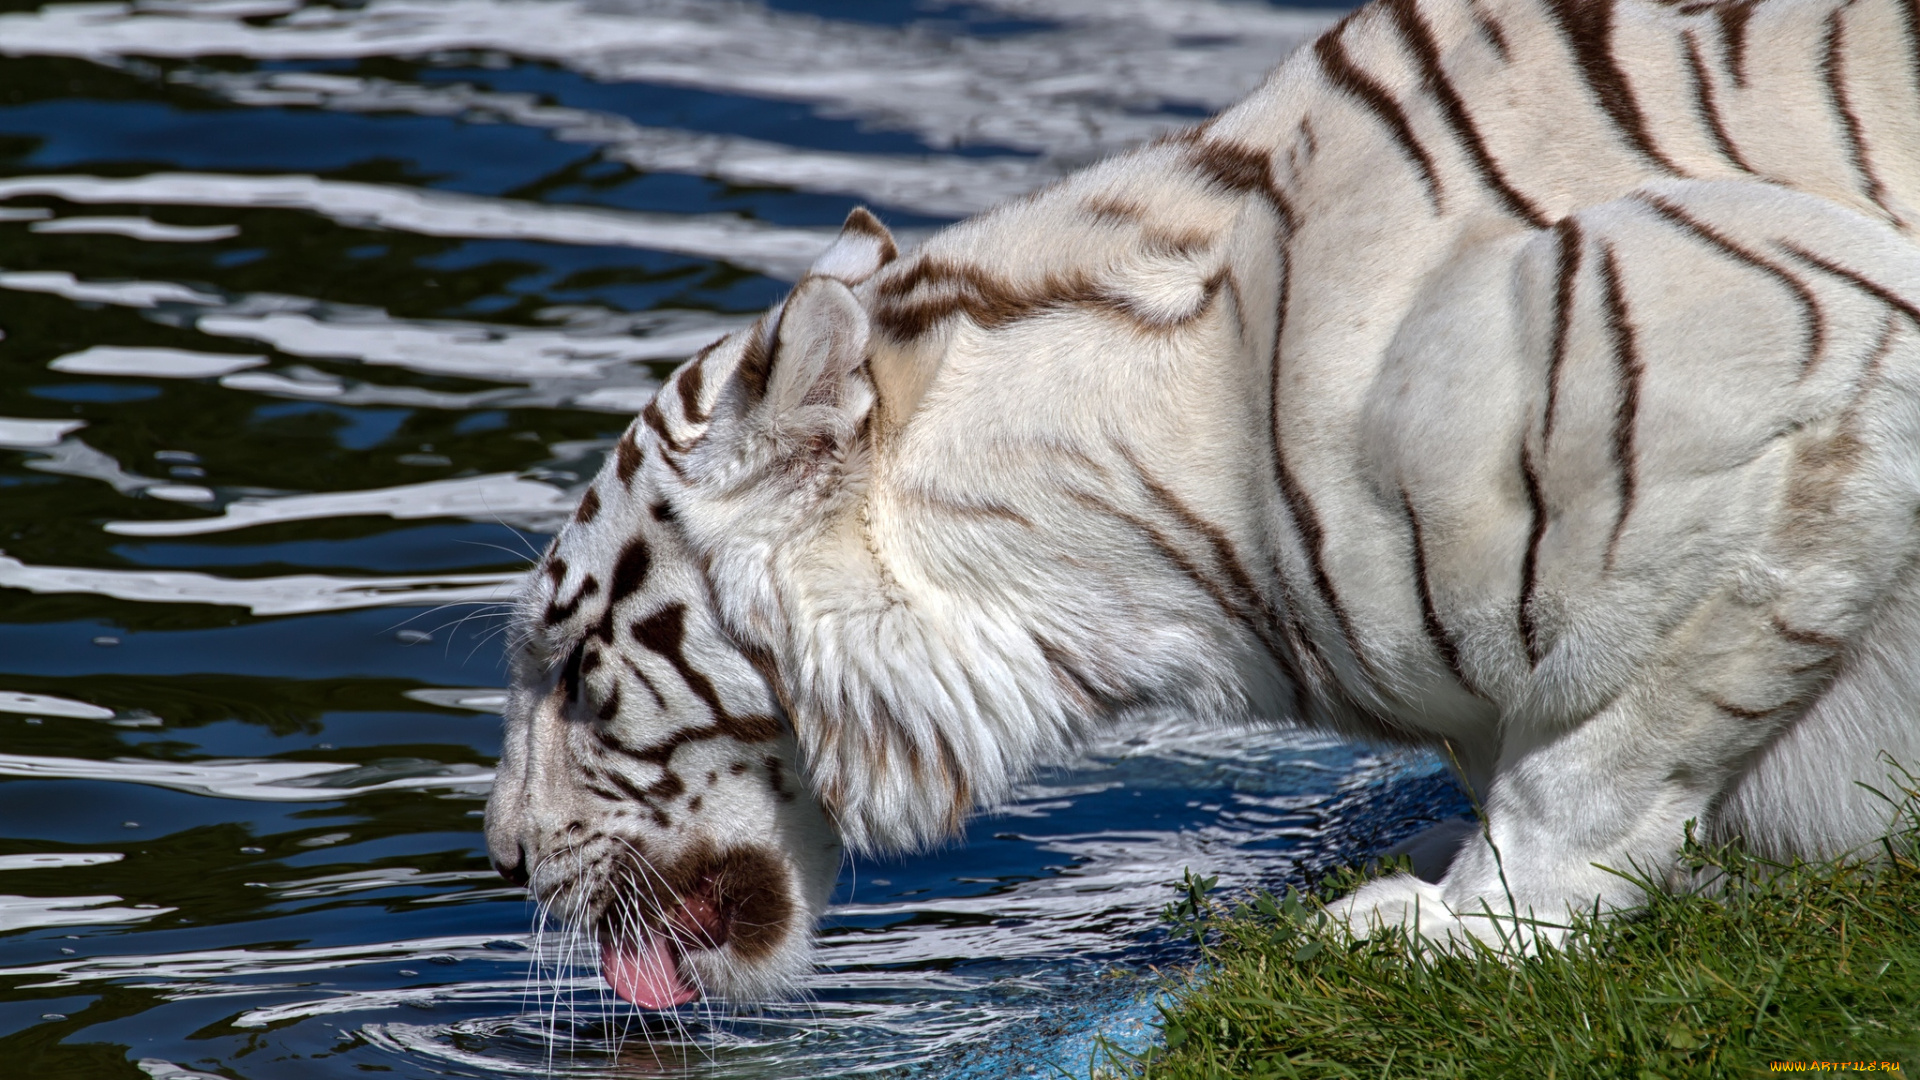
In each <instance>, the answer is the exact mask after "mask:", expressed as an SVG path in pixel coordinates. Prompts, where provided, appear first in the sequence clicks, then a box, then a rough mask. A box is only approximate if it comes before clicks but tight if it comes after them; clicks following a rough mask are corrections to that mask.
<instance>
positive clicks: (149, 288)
mask: <svg viewBox="0 0 1920 1080" xmlns="http://www.w3.org/2000/svg"><path fill="white" fill-rule="evenodd" d="M0 289H13V290H16V291H18V292H37V293H52V294H53V295H55V296H61V297H65V298H66V299H68V300H79V301H83V302H86V303H92V304H114V305H117V306H120V307H139V308H150V307H153V306H155V305H156V304H218V303H219V302H220V298H219V297H217V296H214V295H212V294H209V293H204V292H201V291H200V290H198V289H191V288H188V287H187V286H185V285H180V284H176V283H174V282H171V281H81V280H79V279H78V278H76V277H74V276H73V275H72V274H69V273H67V272H66V271H65V270H8V271H4V272H0Z"/></svg>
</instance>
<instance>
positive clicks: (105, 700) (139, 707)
mask: <svg viewBox="0 0 1920 1080" xmlns="http://www.w3.org/2000/svg"><path fill="white" fill-rule="evenodd" d="M1326 18H1327V16H1326V14H1325V13H1324V12H1320V13H1315V12H1300V11H1290V10H1284V9H1279V8H1269V7H1260V6H1246V5H1233V4H1222V3H1212V2H1206V0H1166V2H1162V3H1156V4H1153V5H1137V6H1132V7H1129V8H1127V9H1126V10H1124V11H1119V10H1118V9H1117V6H1115V5H1107V4H1103V3H1099V2H1097V0H984V2H981V3H978V4H975V5H970V6H963V5H950V6H938V5H931V6H930V5H918V6H916V5H914V4H911V3H895V2H888V0H838V2H834V0H778V2H776V3H773V4H771V5H760V4H754V3H734V2H729V0H697V2H696V0H600V2H594V3H586V2H572V0H405V2H402V0H373V2H370V3H366V4H357V3H356V4H343V5H338V6H330V5H327V4H323V3H304V4H303V3H301V2H300V0H138V2H137V3H105V4H90V5H80V4H45V5H40V4H35V3H32V2H21V0H6V2H0V57H3V58H0V330H4V332H5V338H4V339H3V340H0V1075H6V1076H16V1075H18V1076H35V1077H38V1076H46V1077H73V1078H93V1077H102V1078H104V1077H148V1078H153V1080H185V1078H192V1077H203V1076H219V1077H228V1078H265V1077H274V1078H278V1077H300V1076H341V1075H347V1074H350V1073H352V1074H357V1073H359V1072H361V1071H372V1072H383V1073H385V1072H390V1073H394V1074H398V1075H404V1076H499V1075H506V1074H529V1073H530V1074H536V1075H537V1074H545V1073H553V1074H563V1073H571V1072H574V1071H586V1072H594V1073H596V1074H600V1073H604V1072H606V1071H607V1069H608V1067H609V1065H610V1064H611V1065H613V1066H615V1068H614V1071H615V1072H617V1073H620V1074H623V1075H642V1076H644V1075H680V1074H695V1075H723V1076H740V1077H760V1076H766V1077H813V1076H826V1075H839V1074H844V1073H848V1072H856V1071H863V1070H872V1071H887V1070H896V1071H900V1072H904V1073H911V1074H915V1075H942V1076H981V1077H999V1076H1007V1075H1017V1074H1023V1073H1025V1072H1028V1071H1033V1070H1044V1069H1048V1068H1052V1067H1056V1066H1057V1067H1059V1068H1064V1069H1066V1070H1067V1071H1068V1072H1070V1073H1071V1072H1074V1071H1076V1070H1083V1069H1084V1067H1085V1064H1086V1055H1087V1048H1088V1045H1089V1043H1088V1040H1089V1038H1090V1037H1091V1035H1092V1034H1093V1033H1094V1032H1095V1031H1100V1030H1104V1031H1107V1032H1110V1033H1113V1034H1116V1035H1119V1036H1122V1037H1128V1036H1132V1037H1138V1035H1139V1033H1140V1030H1141V1029H1140V1021H1141V1018H1142V1017H1144V1016H1146V1015H1149V1013H1148V1010H1147V1008H1146V1007H1145V1006H1144V1005H1143V1004H1141V1003H1140V1001H1139V997H1140V995H1141V994H1142V993H1144V992H1145V991H1146V990H1147V989H1148V988H1149V987H1150V985H1151V984H1150V982H1149V981H1148V980H1147V978H1146V976H1145V975H1144V972H1145V971H1146V969H1147V966H1148V965H1149V964H1152V963H1156V962H1164V961H1168V960H1179V959H1181V958H1182V957H1183V956H1184V954H1183V953H1182V952H1181V951H1180V949H1179V947H1178V946H1177V945H1174V944H1170V943H1168V942H1167V941H1166V940H1165V938H1164V935H1163V934H1161V933H1160V932H1159V931H1158V930H1157V929H1156V928H1155V926H1154V913H1155V912H1156V911H1157V910H1158V908H1159V907H1160V905H1161V904H1162V903H1164V902H1165V900H1166V899H1167V898H1168V896H1169V895H1170V894H1169V892H1168V890H1167V886H1168V884H1169V883H1170V882H1172V881H1174V880H1175V879H1177V878H1178V877H1179V875H1180V872H1181V870H1182V869H1184V868H1187V867H1192V868H1193V869H1195V870H1196V871H1200V872H1206V873H1219V874H1221V875H1222V878H1223V881H1225V882H1228V883H1230V884H1234V885H1246V884H1253V883H1265V884H1269V885H1271V884H1275V883H1279V882H1282V881H1285V880H1289V879H1290V878H1291V877H1292V876H1295V875H1297V874H1298V873H1299V872H1300V866H1302V865H1304V866H1305V867H1307V868H1309V869H1310V868H1312V867H1314V866H1318V865H1323V864H1326V863H1328V862H1331V861H1335V860H1339V859H1342V858H1345V857H1348V856H1350V855H1351V854H1353V853H1354V852H1356V851H1359V850H1362V849H1364V848H1366V847H1368V846H1369V845H1372V844H1376V843H1378V842H1380V841H1382V840H1385V839H1390V838H1392V837H1394V836H1397V835H1399V834H1401V833H1403V832H1405V831H1406V830H1408V829H1409V828H1411V827H1412V826H1413V825H1414V824H1415V823H1417V822H1418V821H1420V820H1422V819H1424V818H1428V817H1432V816H1434V815H1436V814H1439V813H1444V812H1450V811H1451V810H1452V809H1453V808H1454V807H1455V804H1456V802H1457V796H1456V795H1455V794H1454V793H1453V792H1452V791H1451V789H1450V788H1449V787H1448V786H1447V785H1446V784H1445V783H1444V782H1442V781H1441V780H1439V779H1438V778H1437V776H1436V775H1435V771H1434V769H1433V766H1432V763H1430V762H1422V761H1412V760H1409V761H1398V760H1382V759H1379V758H1376V757H1374V756H1371V755H1369V754H1368V753H1366V752H1364V751H1361V750H1358V749H1355V748H1352V747H1347V746H1343V745H1339V744H1336V743H1332V742H1329V741H1325V740H1316V739H1309V738H1304V737H1301V736H1298V735H1290V734H1278V733H1270V732H1269V733H1236V734H1221V733H1217V732H1212V733H1196V732H1193V731H1190V730H1183V729H1182V728H1181V727H1180V726H1179V725H1169V726H1167V727H1165V728H1161V729H1142V730H1138V731H1129V732H1122V733H1116V734H1115V736H1114V737H1113V739H1111V740H1110V741H1109V742H1108V743H1107V744H1104V745H1102V746H1100V747H1096V748H1094V749H1093V750H1091V751H1090V752H1089V754H1088V756H1087V757H1086V758H1085V759H1084V760H1082V761H1080V762H1077V763H1074V764H1072V765H1071V766H1069V767H1066V768H1063V769H1060V770H1057V771H1055V772H1053V773H1050V774H1049V775H1047V776H1045V777H1043V778H1041V779H1040V780H1039V781H1037V782H1035V783H1034V784H1031V785H1029V786H1028V788H1027V789H1025V790H1024V791H1023V793H1022V798H1021V799H1020V800H1019V801H1018V802H1017V803H1016V804H1015V805H1014V806H1012V807H1010V808H1009V809H1008V810H1007V811H1006V812H1005V813H1003V814H1000V815H997V816H994V817H990V818H987V819H983V820H982V821H980V822H979V823H978V824H976V825H975V827H974V828H973V830H972V832H971V834H970V838H969V840H968V842H967V843H965V844H964V845H961V846H957V847H954V848H952V849H950V850H947V851H943V852H940V853H937V854H935V855H930V856H926V857H921V858H915V859H907V860H898V861H892V862H879V863H872V864H867V863H862V864H860V865H858V866H856V867H849V868H848V869H847V871H846V873H845V875H844V878H843V881H842V884H841V889H840V894H839V897H838V904H837V906H836V908H835V909H834V913H833V915H832V917H831V918H830V919H829V922H828V925H827V927H826V930H825V947H824V949H823V951H822V968H821V970H820V972H819V974H818V975H817V977H816V978H815V979H814V980H813V983H812V985H811V986H810V988H809V991H810V993H809V996H807V997H806V998H805V999H803V1000H796V1001H792V1002H780V1003H770V1004H767V1005H764V1006H760V1007H755V1008H741V1009H709V1008H706V1007H702V1006H690V1007H687V1008H685V1009H682V1010H680V1012H679V1013H678V1014H677V1015H673V1016H669V1017H640V1016H636V1015H634V1014H633V1013H632V1012H631V1010H625V1009H620V1010H615V1009H612V1008H610V1007H608V1002H607V1000H606V998H605V995H604V992H603V990H602V989H601V987H600V984H599V983H598V981H597V980H596V979H595V978H594V976H593V973H592V971H591V970H590V969H588V968H587V967H585V966H583V965H582V964H580V963H579V961H581V960H583V959H585V958H584V957H581V956H579V955H576V953H575V952H574V951H570V950H574V947H575V946H576V945H577V943H575V942H571V941H569V940H567V939H565V938H564V937H561V936H557V935H553V934H548V935H545V936H541V935H539V934H536V933H532V932H530V923H531V914H532V913H531V911H530V910H529V908H528V906H527V904H526V902H525V900H524V897H523V896H522V895H521V894H519V893H518V892H517V891H515V890H511V889H508V888H506V887H504V885H503V884H502V883H501V882H500V881H499V880H498V879H497V878H495V877H493V875H492V874H491V873H490V872H489V871H488V869H487V865H486V859H485V856H484V853H483V851H482V849H481V846H480V837H479V833H478V828H479V818H480V813H481V807H482V805H483V800H484V796H485V791H486V786H487V783H488V780H489V776H490V769H491V766H492V762H493V759H494V755H495V753H496V752H497V749H498V732H497V726H498V717H497V715H496V714H495V713H494V711H493V710H495V709H497V708H498V707H499V701H500V699H499V692H498V687H499V686H500V685H501V683H502V681H503V673H502V669H501V665H500V657H499V647H498V641H497V638H496V637H495V634H496V631H497V630H498V626H499V622H498V618H497V614H496V612H494V611H493V610H492V609H489V608H487V607H486V606H484V605H485V602H486V601H489V600H493V599H497V598H499V597H500V596H502V595H503V594H504V590H505V589H506V582H507V581H508V580H509V579H510V578H511V576H512V575H513V574H514V573H515V572H516V571H517V570H518V569H519V568H520V567H522V566H523V565H525V562H526V560H527V558H528V556H529V555H530V554H531V553H532V552H534V551H537V550H538V548H539V547H540V546H541V545H543V544H544V543H545V541H546V539H547V535H548V533H549V530H551V529H552V528H553V527H554V526H555V525H556V523H557V522H558V521H559V520H561V519H562V517H563V515H564V513H565V512H566V509H567V507H568V506H569V505H570V502H571V499H572V494H571V492H572V491H573V490H574V489H575V488H576V487H577V485H578V484H579V483H580V482H581V481H582V480H583V479H584V478H585V477H586V476H588V475H589V474H590V473H591V472H592V471H593V470H594V469H595V468H596V467H597V466H598V464H599V461H600V459H601V456H602V455H603V454H604V452H605V450H606V449H607V447H609V446H610V445H611V443H612V440H613V439H614V437H615V436H616V435H617V434H618V432H619V431H620V429H621V428H622V427H623V426H624V424H625V422H626V417H627V416H628V415H630V414H631V412H632V410H633V409H634V408H636V407H637V405H638V404H639V403H640V402H641V401H643V400H644V396H645V394H646V393H647V391H648V389H649V387H650V386H651V385H653V382H654V380H656V379H657V378H658V377H659V375H660V373H661V372H662V371H664V370H665V368H666V367H667V366H670V365H671V364H672V363H674V362H676V361H677V360H678V359H680V358H682V357H684V356H686V355H687V354H689V353H690V352H691V351H692V350H693V349H695V348H697V347H698V346H700V345H702V344H704V343H705V342H706V341H708V340H710V339H711V338H712V337H714V336H716V335H718V334H719V333H721V332H723V331H725V330H726V329H728V328H730V327H732V326H734V325H737V324H738V322H739V321H740V320H741V319H742V318H744V317H747V316H749V315H750V314H751V313H752V312H754V311H756V310H757V309H758V308H760V307H762V306H763V305H765V304H766V303H768V302H769V301H771V300H772V299H774V298H776V297H777V296H778V295H780V293H781V292H782V290H783V289H784V288H785V282H786V281H787V280H790V278H791V276H792V275H793V274H794V273H795V272H796V271H797V269H798V268H799V267H802V266H804V265H805V264H806V262H807V261H808V260H809V259H810V258H811V257H812V256H813V254H814V253H816V252H817V251H818V250H820V248H821V247H822V246H823V245H824V243H825V242H826V240H827V238H828V237H829V236H830V235H831V232H832V230H833V228H834V227H835V226H836V225H837V223H838V222H839V221H840V219H841V218H842V217H843V216H844V215H845V214H846V212H847V210H848V209H849V208H850V207H851V206H853V205H855V204H858V203H863V202H864V203H867V204H870V205H872V206H874V207H875V208H876V209H877V210H878V211H879V212H880V213H881V214H882V216H883V217H885V218H886V219H887V220H888V221H889V222H890V223H892V224H894V225H895V226H896V227H897V228H899V229H900V230H901V231H902V233H903V235H904V236H906V237H908V238H911V237H912V236H913V235H915V234H917V233H920V232H924V230H927V229H930V228H933V227H936V226H938V225H939V224H941V223H943V222H946V221H949V220H952V219H954V218H955V217H958V216H961V215H964V214H966V213H969V212H971V211H973V210H976V209H979V208H980V207H982V206H985V205H987V204H989V203H991V202H993V201H996V200H998V199H1001V198H1004V197H1007V196H1010V195H1013V194H1017V193H1019V192H1021V191H1024V190H1027V189H1030V188H1031V187H1033V186H1035V185H1037V184H1040V183H1043V182H1045V181H1046V180H1047V179H1049V178H1050V177H1052V176H1055V175H1057V174H1058V173H1059V172H1061V171H1063V170H1065V169H1068V168H1071V167H1073V166H1075V165H1077V164H1079V163H1081V162H1084V161H1086V160H1089V159H1091V158H1093V157H1097V156H1099V155H1100V154H1103V153H1106V152H1108V151H1111V150H1113V149H1116V148H1118V147H1121V146H1124V145H1127V144H1129V143H1131V142H1134V141H1137V140H1139V139H1142V138H1146V137H1149V136H1151V135H1152V134H1154V133H1155V132H1157V131H1162V130H1165V129H1166V128H1168V127H1170V126H1173V125H1177V124H1180V123H1183V122H1185V121H1186V120H1187V119H1188V118H1190V117H1191V116H1193V115H1196V114H1201V113H1204V112H1206V111H1208V110H1211V109H1213V108H1217V107H1219V106H1221V105H1224V104H1226V103H1228V102H1230V101H1231V100H1233V99H1234V98H1235V97H1237V96H1239V95H1240V94H1241V93H1243V92H1244V91H1245V90H1246V89H1247V88H1249V87H1250V86H1251V85H1252V84H1253V83H1254V82H1255V81H1256V80H1257V79H1258V77H1259V76H1260V74H1261V73H1262V72H1263V71H1264V70H1265V68H1266V67H1267V66H1268V65H1269V64H1271V63H1272V62H1273V61H1274V60H1276V59H1277V58H1278V57H1280V56H1281V55H1283V54H1284V53H1285V52H1286V51H1288V50H1289V49H1290V48H1292V47H1293V46H1294V45H1296V44H1297V43H1298V42H1299V41H1300V40H1301V39H1302V38H1303V37H1304V36H1305V35H1307V34H1309V33H1311V31H1312V30H1313V29H1314V28H1315V27H1317V26H1319V25H1323V24H1324V22H1325V21H1326Z"/></svg>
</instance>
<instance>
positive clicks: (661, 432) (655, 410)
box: [640, 392, 686, 454]
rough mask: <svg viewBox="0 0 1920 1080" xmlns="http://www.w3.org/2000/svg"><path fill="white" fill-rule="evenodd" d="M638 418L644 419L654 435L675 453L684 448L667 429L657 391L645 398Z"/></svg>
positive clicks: (682, 450)
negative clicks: (643, 406)
mask: <svg viewBox="0 0 1920 1080" xmlns="http://www.w3.org/2000/svg"><path fill="white" fill-rule="evenodd" d="M640 419H641V420H642V421H644V422H645V423H646V425H647V426H648V427H650V428H652V429H653V433H654V434H655V435H658V436H660V441H661V442H662V443H664V444H665V445H666V448H667V449H668V450H671V451H673V452H674V453H676V454H678V453H682V452H684V451H685V450H686V447H684V446H681V445H680V441H679V440H678V439H675V438H674V437H673V432H671V431H668V430H667V418H666V416H665V415H664V414H662V413H661V412H660V395H659V393H658V392H656V393H655V394H654V395H653V396H652V397H650V398H648V399H647V407H646V408H644V409H641V410H640Z"/></svg>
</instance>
